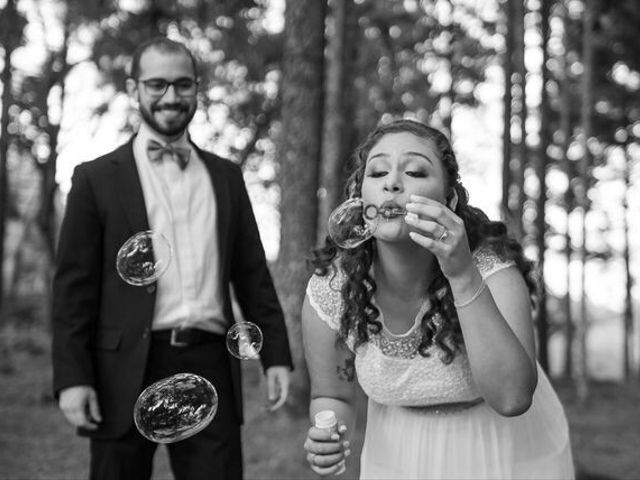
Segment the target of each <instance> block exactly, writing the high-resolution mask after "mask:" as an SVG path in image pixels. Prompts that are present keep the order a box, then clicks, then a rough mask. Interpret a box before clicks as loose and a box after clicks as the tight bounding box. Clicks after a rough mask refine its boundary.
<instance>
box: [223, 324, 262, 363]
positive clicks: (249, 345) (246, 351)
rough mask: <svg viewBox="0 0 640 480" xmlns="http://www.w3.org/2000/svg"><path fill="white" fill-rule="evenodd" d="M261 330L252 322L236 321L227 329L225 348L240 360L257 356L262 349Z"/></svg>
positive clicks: (253, 358) (256, 357)
mask: <svg viewBox="0 0 640 480" xmlns="http://www.w3.org/2000/svg"><path fill="white" fill-rule="evenodd" d="M262 340H263V339H262V332H261V331H260V328H259V327H258V326H257V325H256V324H255V323H252V322H238V323H236V324H234V325H233V326H232V327H231V328H230V329H229V330H228V331H227V350H228V351H229V353H230V354H231V355H233V356H234V357H236V358H239V359H240V360H255V359H258V358H259V355H258V354H259V353H260V350H261V349H262Z"/></svg>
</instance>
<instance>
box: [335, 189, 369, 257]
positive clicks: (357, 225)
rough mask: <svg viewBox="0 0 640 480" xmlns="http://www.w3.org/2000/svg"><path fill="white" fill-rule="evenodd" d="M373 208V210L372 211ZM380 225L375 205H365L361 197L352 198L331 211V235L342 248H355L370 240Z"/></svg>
mask: <svg viewBox="0 0 640 480" xmlns="http://www.w3.org/2000/svg"><path fill="white" fill-rule="evenodd" d="M372 209H373V211H372ZM377 225H378V215H377V208H376V207H375V205H368V206H367V207H366V208H365V207H364V203H363V202H362V199H361V198H358V197H356V198H350V199H348V200H347V201H345V202H343V203H342V204H340V205H338V207H337V208H336V209H335V210H334V211H333V212H331V215H329V220H328V231H329V236H330V237H331V238H332V240H333V241H334V242H335V243H336V244H337V245H338V246H339V247H342V248H355V247H357V246H358V245H361V244H362V243H364V242H366V241H367V240H369V239H370V238H371V237H372V236H373V234H374V232H375V231H376V227H377Z"/></svg>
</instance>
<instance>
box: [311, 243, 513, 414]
mask: <svg viewBox="0 0 640 480" xmlns="http://www.w3.org/2000/svg"><path fill="white" fill-rule="evenodd" d="M473 257H474V260H475V262H476V265H477V267H478V270H479V271H480V273H481V275H482V276H483V278H487V277H489V276H490V275H492V274H493V273H495V272H497V271H499V270H502V269H503V268H506V267H509V266H512V265H513V262H504V261H502V260H501V259H500V258H499V257H498V256H497V255H496V254H495V253H494V252H493V251H491V250H489V249H486V248H484V249H480V250H477V251H476V252H474V254H473ZM345 279H346V277H345V274H344V273H343V272H342V271H341V270H339V269H334V270H333V271H332V272H330V273H328V274H327V275H325V276H318V275H314V276H312V277H311V279H310V281H309V284H308V286H307V297H308V299H309V303H310V305H311V306H312V308H313V309H314V310H315V311H316V312H317V314H318V316H319V317H320V319H321V320H322V321H324V322H325V323H326V324H327V325H328V326H329V327H330V328H331V329H333V330H336V331H337V330H338V329H339V325H340V316H341V314H342V308H343V306H342V298H341V296H340V290H341V288H342V285H343V283H344V281H345ZM374 303H375V298H374ZM428 309H429V301H426V302H425V303H424V304H423V305H422V308H421V309H420V311H419V312H418V314H417V315H416V317H415V319H414V323H413V326H412V327H411V328H410V329H409V330H408V331H407V332H405V333H404V334H400V335H397V334H394V333H392V332H390V331H389V330H388V329H387V328H386V326H385V323H384V316H383V314H382V312H380V316H379V317H378V319H379V320H380V321H381V323H382V326H383V328H382V330H381V331H380V333H377V334H370V341H369V342H368V343H366V344H364V345H361V346H359V347H358V348H357V349H355V350H354V348H353V345H354V339H353V338H350V339H348V340H347V344H348V345H349V347H350V348H351V349H352V350H354V352H355V367H356V372H357V375H358V381H359V382H360V385H361V386H362V389H363V390H364V392H365V393H366V394H367V395H368V396H369V398H371V399H372V400H374V401H376V402H378V403H381V404H384V405H402V406H425V405H433V404H440V403H451V402H465V401H470V400H474V399H476V398H477V397H478V396H479V395H478V392H477V390H476V388H475V385H474V383H473V378H472V376H471V369H470V367H469V360H468V358H467V355H466V353H465V352H464V349H463V351H462V352H459V353H457V354H456V356H455V357H454V359H453V361H452V362H451V363H449V364H445V363H444V362H442V360H441V358H440V355H441V354H442V351H441V349H440V348H439V347H438V346H436V345H432V346H431V347H430V348H429V350H428V353H429V356H427V357H424V356H421V355H420V354H419V353H418V351H417V347H418V345H419V343H420V336H421V334H420V320H421V318H422V316H423V314H424V312H425V311H426V310H428ZM435 321H436V322H437V321H442V319H440V318H438V317H436V319H435Z"/></svg>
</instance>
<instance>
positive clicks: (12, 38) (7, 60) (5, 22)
mask: <svg viewBox="0 0 640 480" xmlns="http://www.w3.org/2000/svg"><path fill="white" fill-rule="evenodd" d="M24 25H25V20H24V18H23V17H22V16H21V15H20V13H19V12H18V10H17V9H16V2H15V0H8V1H7V3H6V5H5V6H4V8H3V9H2V10H0V45H2V48H3V50H4V62H3V63H4V65H3V67H2V72H0V83H2V113H1V115H2V119H1V120H0V319H3V318H5V315H4V314H3V312H4V309H5V307H6V305H5V304H4V300H5V295H4V293H5V284H4V253H5V252H4V243H5V242H4V241H5V236H6V223H7V205H8V201H9V180H8V178H7V175H8V173H7V155H8V153H9V107H10V106H11V104H12V103H13V96H12V93H11V83H12V80H13V71H12V69H11V55H12V54H13V51H14V50H15V49H16V48H17V47H18V46H19V45H20V42H21V40H22V30H23V28H24Z"/></svg>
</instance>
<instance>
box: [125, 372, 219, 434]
mask: <svg viewBox="0 0 640 480" xmlns="http://www.w3.org/2000/svg"><path fill="white" fill-rule="evenodd" d="M217 410H218V393H217V392H216V389H215V388H214V386H213V385H212V384H211V382H209V381H208V380H207V379H206V378H203V377H201V376H199V375H195V374H193V373H178V374H176V375H172V376H170V377H167V378H164V379H162V380H160V381H158V382H156V383H154V384H152V385H149V386H148V387H147V388H146V389H145V390H144V391H143V392H142V393H141V394H140V396H139V397H138V399H137V400H136V404H135V407H134V410H133V420H134V422H135V424H136V428H137V429H138V431H139V432H140V434H141V435H142V436H143V437H145V438H147V439H149V440H151V441H152V442H156V443H174V442H179V441H180V440H184V439H185V438H189V437H191V436H193V435H195V434H196V433H198V432H199V431H201V430H203V429H204V428H206V426H207V425H209V423H211V420H213V417H215V415H216V411H217Z"/></svg>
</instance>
